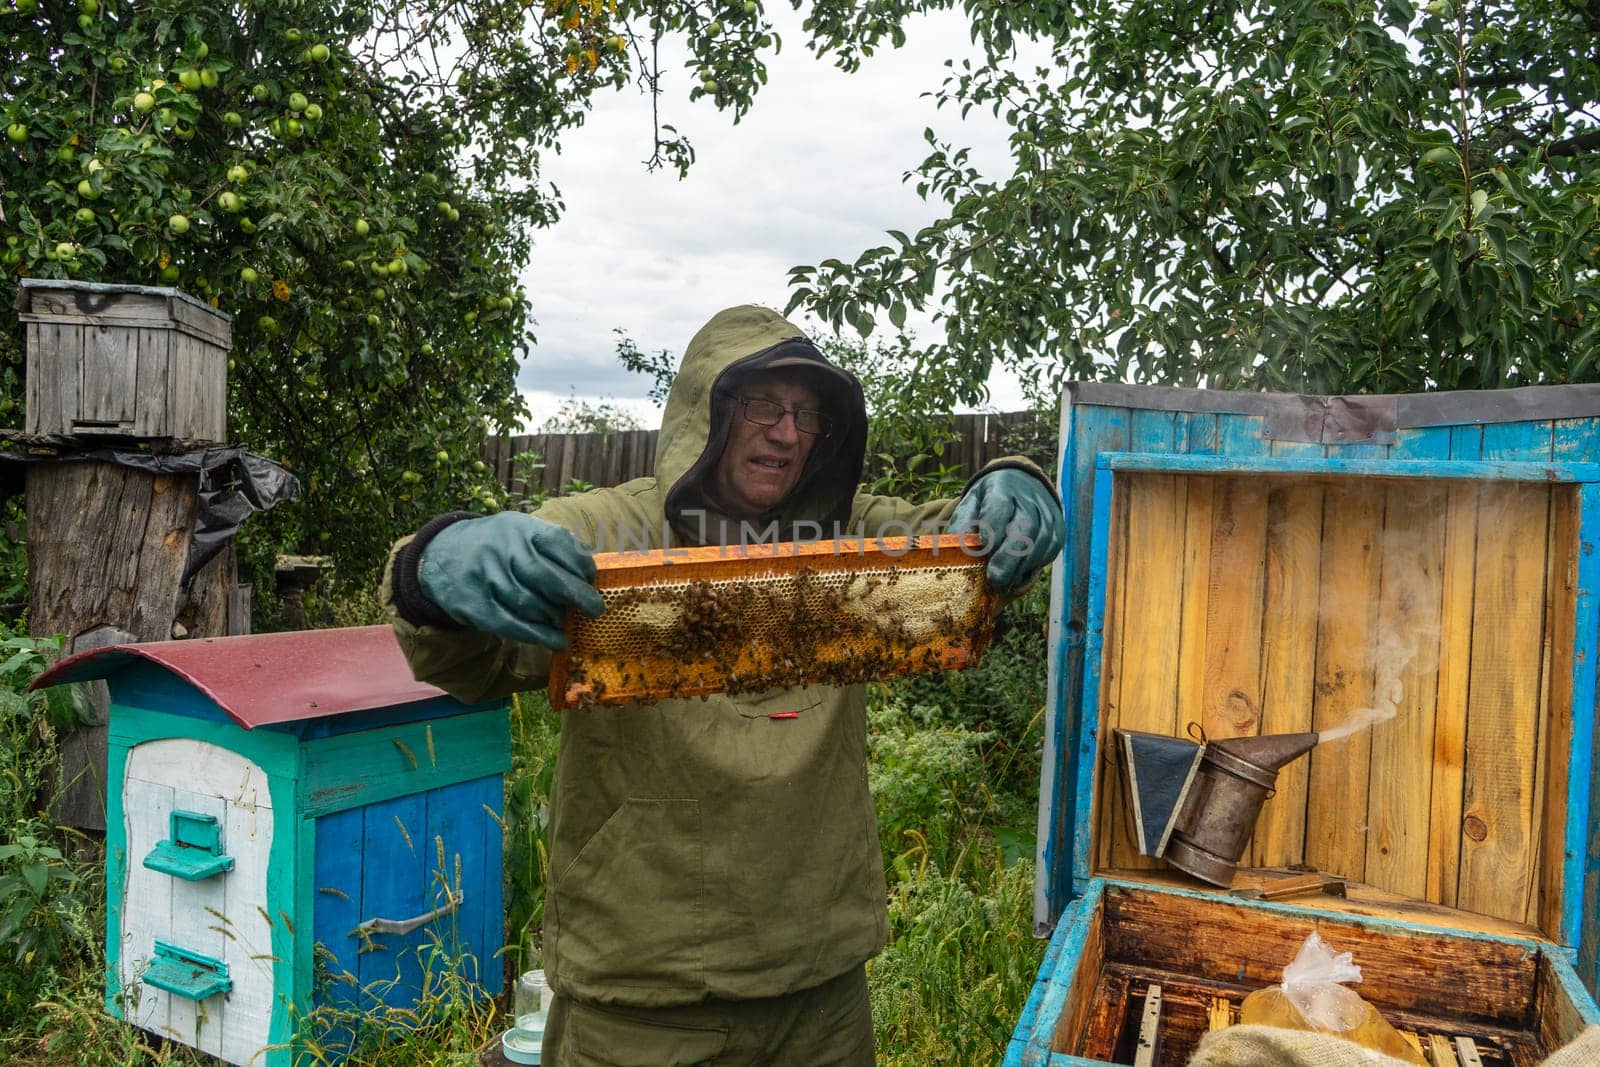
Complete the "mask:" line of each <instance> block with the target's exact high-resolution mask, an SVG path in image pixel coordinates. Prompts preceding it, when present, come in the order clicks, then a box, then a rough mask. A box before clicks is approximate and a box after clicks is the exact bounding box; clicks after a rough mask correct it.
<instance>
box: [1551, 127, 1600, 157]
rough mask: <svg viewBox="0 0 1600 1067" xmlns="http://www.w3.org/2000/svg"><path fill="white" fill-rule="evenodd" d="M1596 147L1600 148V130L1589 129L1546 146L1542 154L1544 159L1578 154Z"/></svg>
mask: <svg viewBox="0 0 1600 1067" xmlns="http://www.w3.org/2000/svg"><path fill="white" fill-rule="evenodd" d="M1596 148H1600V130H1590V131H1589V132H1588V133H1580V134H1579V135H1578V136H1576V137H1568V138H1567V139H1566V140H1564V141H1557V142H1556V143H1555V144H1552V145H1548V146H1546V148H1545V150H1544V154H1545V158H1546V159H1548V158H1550V157H1551V156H1580V155H1583V154H1584V153H1585V152H1592V151H1594V150H1595V149H1596Z"/></svg>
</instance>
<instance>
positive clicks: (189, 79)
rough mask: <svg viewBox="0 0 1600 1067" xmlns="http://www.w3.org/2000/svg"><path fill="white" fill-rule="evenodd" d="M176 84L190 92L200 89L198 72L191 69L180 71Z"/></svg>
mask: <svg viewBox="0 0 1600 1067" xmlns="http://www.w3.org/2000/svg"><path fill="white" fill-rule="evenodd" d="M178 84H179V85H181V86H183V87H184V88H185V89H188V90H189V91H190V92H194V91H195V90H196V89H198V88H200V72H199V71H198V70H195V69H194V68H192V67H191V68H190V69H188V70H185V71H181V72H180V73H179V74H178Z"/></svg>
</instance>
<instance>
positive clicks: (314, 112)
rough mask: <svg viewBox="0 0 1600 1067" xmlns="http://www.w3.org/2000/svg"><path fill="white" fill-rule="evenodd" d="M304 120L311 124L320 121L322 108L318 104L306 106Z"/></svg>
mask: <svg viewBox="0 0 1600 1067" xmlns="http://www.w3.org/2000/svg"><path fill="white" fill-rule="evenodd" d="M306 118H307V119H308V120H309V121H311V122H320V121H322V107H321V105H318V104H307V105H306Z"/></svg>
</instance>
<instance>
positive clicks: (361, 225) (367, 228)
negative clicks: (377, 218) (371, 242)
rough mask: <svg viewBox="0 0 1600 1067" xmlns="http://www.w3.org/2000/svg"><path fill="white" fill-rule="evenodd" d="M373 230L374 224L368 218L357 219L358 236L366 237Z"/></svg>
mask: <svg viewBox="0 0 1600 1067" xmlns="http://www.w3.org/2000/svg"><path fill="white" fill-rule="evenodd" d="M371 232H372V225H371V224H370V223H368V222H367V220H366V219H356V236H357V237H365V236H366V235H367V234H369V233H371Z"/></svg>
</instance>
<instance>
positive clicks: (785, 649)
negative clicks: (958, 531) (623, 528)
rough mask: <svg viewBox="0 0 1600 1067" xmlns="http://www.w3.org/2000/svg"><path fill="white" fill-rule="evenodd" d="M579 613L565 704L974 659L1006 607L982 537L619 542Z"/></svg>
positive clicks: (558, 683) (561, 697)
mask: <svg viewBox="0 0 1600 1067" xmlns="http://www.w3.org/2000/svg"><path fill="white" fill-rule="evenodd" d="M595 564H596V567H597V569H598V572H599V573H598V576H597V578H596V581H595V586H596V588H598V589H599V590H600V595H601V597H602V598H604V600H605V603H606V609H605V612H604V613H603V614H602V615H601V616H600V617H599V618H597V619H587V618H584V617H582V616H580V615H576V614H574V616H573V617H572V618H571V619H570V620H569V621H568V624H567V625H568V635H569V638H570V642H571V645H570V648H569V649H568V650H567V651H566V652H565V653H562V654H560V655H558V656H557V657H556V659H555V661H554V662H553V663H552V665H551V670H550V699H551V703H552V704H553V705H554V706H555V707H557V708H570V707H584V706H590V705H596V704H600V705H606V704H635V703H649V702H652V701H657V700H665V699H674V698H681V697H692V696H706V695H709V694H711V693H719V692H728V693H733V694H738V693H756V692H764V691H767V690H770V689H780V688H791V687H795V686H800V685H809V684H823V685H846V684H851V683H855V682H863V681H868V680H871V679H874V678H884V677H889V676H892V675H896V674H907V673H915V672H921V671H930V670H951V669H956V668H960V667H965V666H968V665H969V664H972V663H975V662H976V661H977V660H978V658H979V657H980V656H981V655H982V654H983V651H984V648H985V647H986V646H987V643H988V639H989V634H990V631H991V630H992V628H993V622H994V610H995V604H994V601H993V597H992V594H991V593H990V591H989V586H988V583H987V582H986V581H985V580H984V560H983V559H982V558H981V557H979V556H978V555H977V553H976V542H975V540H974V539H972V538H971V537H962V536H958V535H953V534H947V535H942V536H939V537H924V538H920V539H908V538H904V537H899V538H867V539H859V540H858V539H846V540H838V541H833V540H830V541H822V542H817V543H814V544H799V543H789V544H761V545H750V546H739V547H732V546H730V547H720V546H713V547H709V548H688V549H666V550H661V549H658V550H653V551H647V552H611V553H603V554H600V555H597V556H596V557H595Z"/></svg>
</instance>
